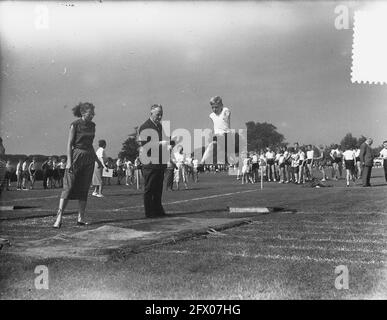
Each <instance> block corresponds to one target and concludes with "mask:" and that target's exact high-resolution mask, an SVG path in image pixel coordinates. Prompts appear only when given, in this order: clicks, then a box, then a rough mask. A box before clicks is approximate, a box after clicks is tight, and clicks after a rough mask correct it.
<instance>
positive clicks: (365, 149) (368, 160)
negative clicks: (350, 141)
mask: <svg viewBox="0 0 387 320" xmlns="http://www.w3.org/2000/svg"><path fill="white" fill-rule="evenodd" d="M359 157H360V161H361V163H362V164H363V165H365V166H367V167H372V166H373V161H374V156H373V154H372V148H371V147H370V146H369V145H368V144H367V143H365V142H364V143H363V144H362V145H361V146H360V155H359Z"/></svg>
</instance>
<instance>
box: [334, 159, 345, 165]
mask: <svg viewBox="0 0 387 320" xmlns="http://www.w3.org/2000/svg"><path fill="white" fill-rule="evenodd" d="M333 161H334V162H335V163H337V164H339V163H341V162H342V161H343V159H341V158H335V160H333Z"/></svg>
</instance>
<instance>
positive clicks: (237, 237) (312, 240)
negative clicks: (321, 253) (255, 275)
mask: <svg viewBox="0 0 387 320" xmlns="http://www.w3.org/2000/svg"><path fill="white" fill-rule="evenodd" d="M229 238H233V239H245V240H247V241H252V240H279V241H308V242H337V243H354V244H356V243H370V244H380V245H386V243H387V242H386V241H379V240H368V239H352V240H349V239H332V238H317V239H316V238H311V239H309V238H308V239H300V238H292V237H283V236H281V235H277V236H274V237H251V236H234V235H230V236H229Z"/></svg>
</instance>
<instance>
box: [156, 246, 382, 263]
mask: <svg viewBox="0 0 387 320" xmlns="http://www.w3.org/2000/svg"><path fill="white" fill-rule="evenodd" d="M152 252H157V253H163V254H165V253H170V254H182V255H189V254H193V255H197V254H200V255H203V252H190V251H187V250H182V251H179V250H152ZM206 254H209V255H212V256H214V255H221V256H231V257H241V258H249V259H261V258H263V259H273V260H285V261H297V262H318V263H335V264H358V265H373V264H376V265H382V266H384V265H385V261H375V260H370V261H364V260H352V259H335V258H317V257H310V256H296V255H292V256H283V255H279V254H277V255H273V254H253V255H249V254H247V253H246V252H243V253H234V252H227V253H221V252H219V251H214V252H206Z"/></svg>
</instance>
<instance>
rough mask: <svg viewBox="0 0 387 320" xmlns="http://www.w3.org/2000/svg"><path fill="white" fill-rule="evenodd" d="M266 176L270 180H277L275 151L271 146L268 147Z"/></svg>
mask: <svg viewBox="0 0 387 320" xmlns="http://www.w3.org/2000/svg"><path fill="white" fill-rule="evenodd" d="M265 157H266V164H267V167H266V176H267V179H268V181H269V182H270V181H271V180H273V181H277V180H276V177H275V152H274V151H272V150H271V148H269V147H268V148H266V154H265Z"/></svg>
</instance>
